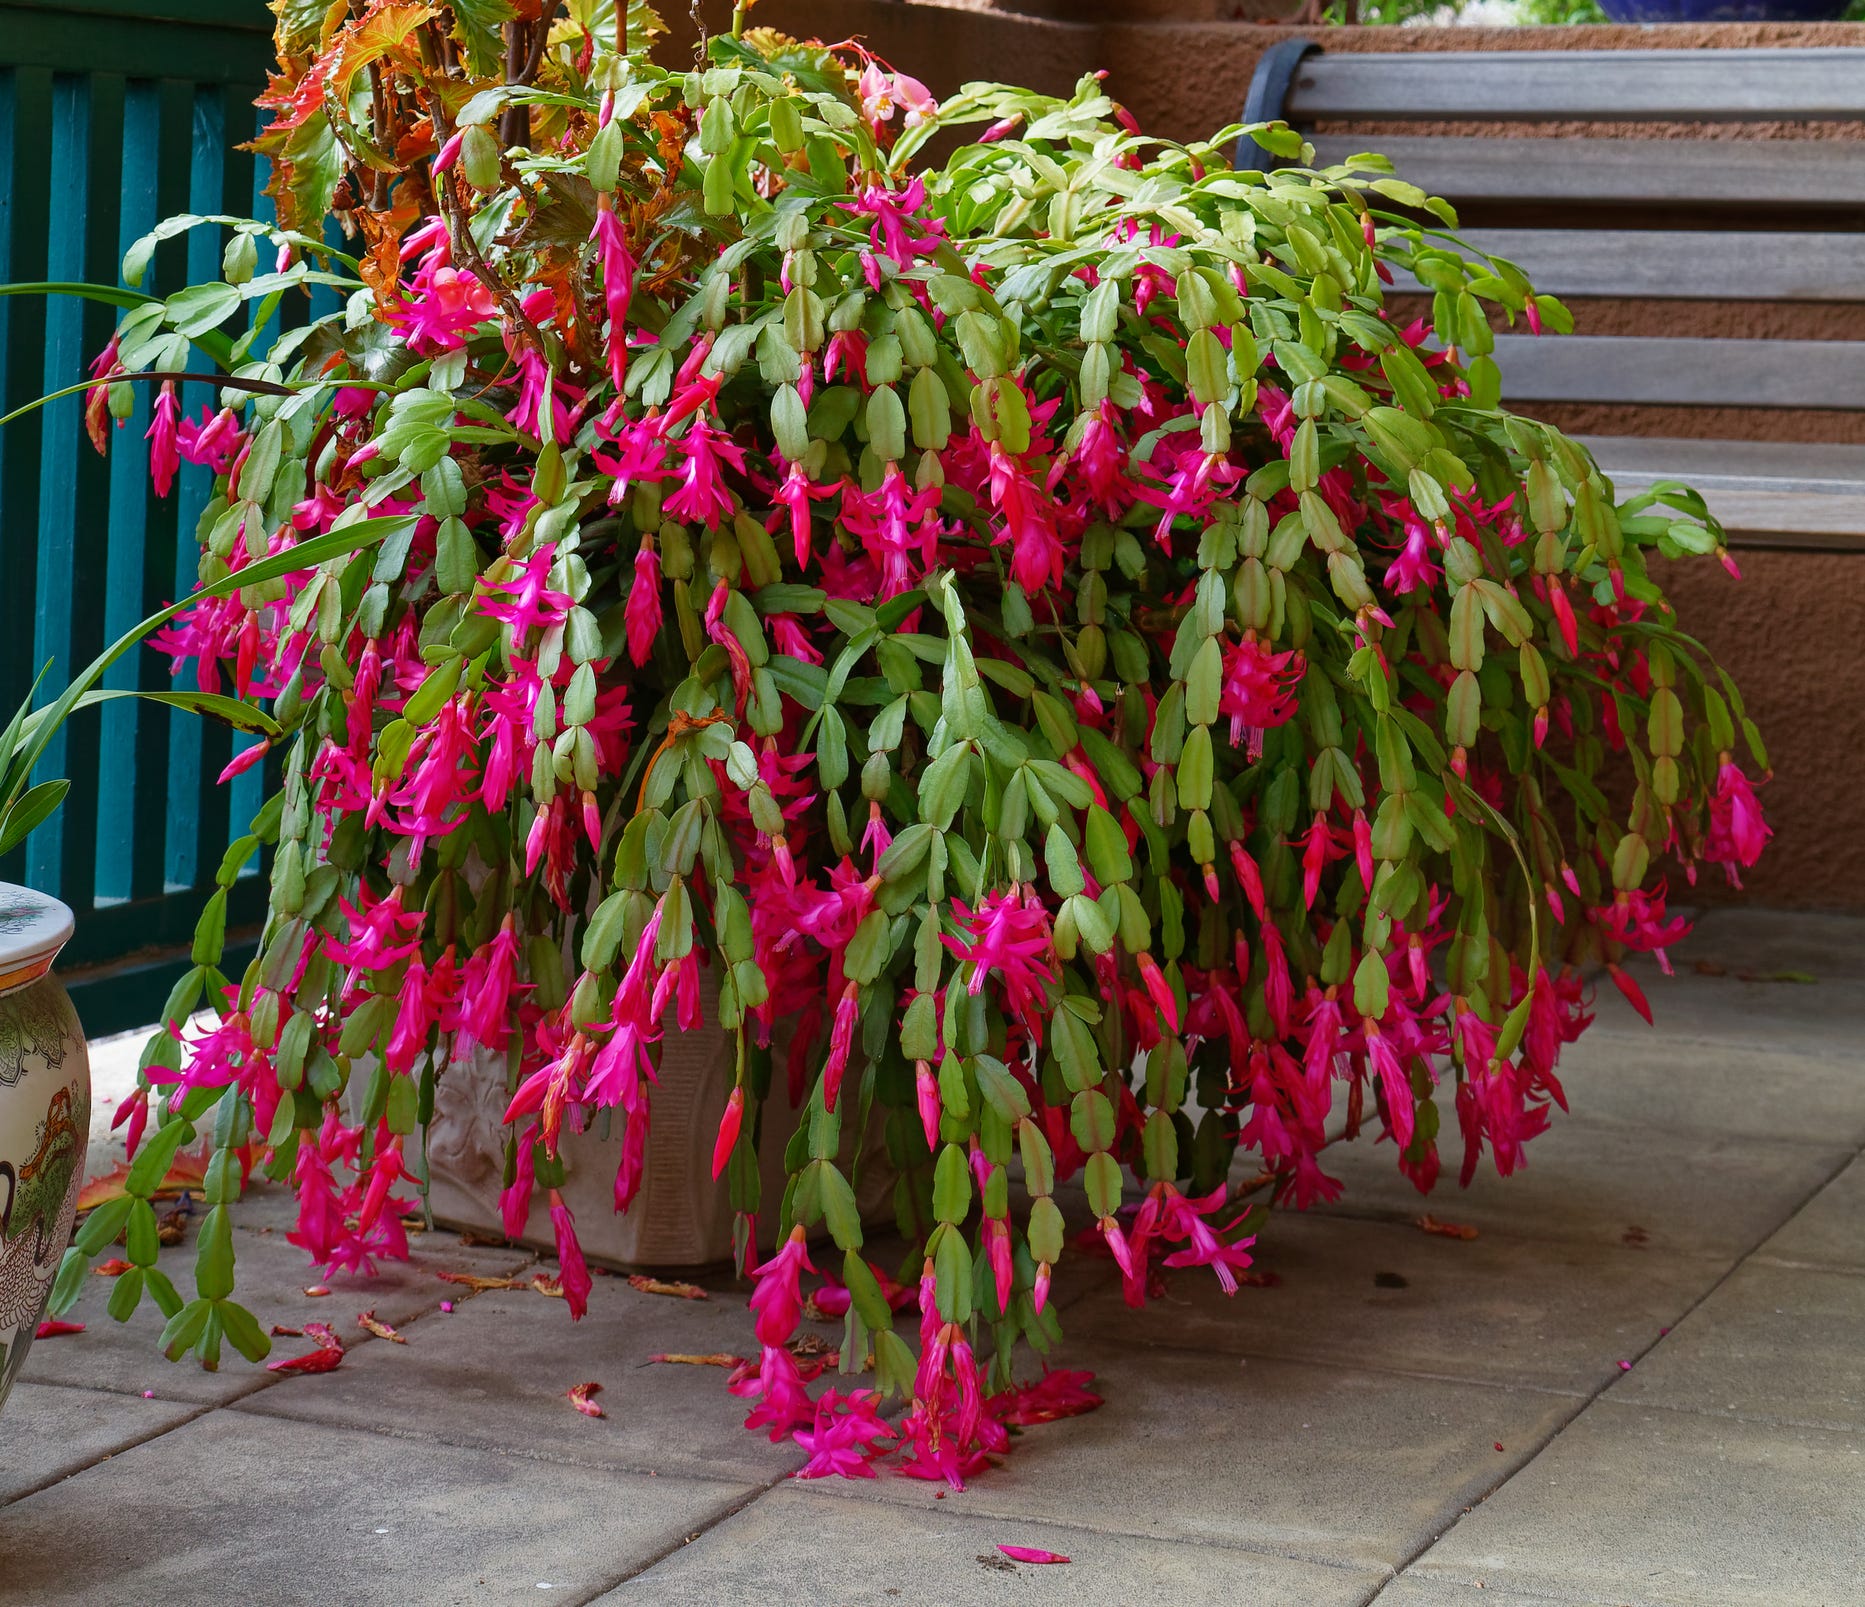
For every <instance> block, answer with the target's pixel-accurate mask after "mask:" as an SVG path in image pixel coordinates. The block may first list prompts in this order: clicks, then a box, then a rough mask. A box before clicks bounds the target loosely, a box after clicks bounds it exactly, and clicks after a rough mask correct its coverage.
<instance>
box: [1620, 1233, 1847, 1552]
mask: <svg viewBox="0 0 1865 1607" xmlns="http://www.w3.org/2000/svg"><path fill="white" fill-rule="evenodd" d="M1607 1398H1608V1399H1610V1400H1612V1401H1613V1402H1615V1403H1617V1404H1623V1405H1639V1406H1677V1407H1682V1408H1685V1409H1687V1410H1698V1409H1704V1408H1708V1409H1710V1410H1714V1411H1717V1412H1727V1413H1729V1414H1730V1415H1732V1416H1737V1417H1753V1418H1764V1419H1767V1420H1770V1421H1774V1422H1782V1423H1800V1424H1805V1425H1808V1426H1810V1427H1824V1428H1851V1429H1865V1277H1861V1276H1858V1275H1855V1274H1851V1273H1840V1272H1814V1271H1811V1270H1810V1269H1807V1268H1804V1267H1777V1266H1769V1265H1766V1264H1763V1263H1760V1262H1756V1261H1750V1262H1747V1263H1745V1264H1744V1265H1742V1266H1740V1267H1738V1268H1737V1269H1736V1270H1735V1272H1734V1273H1732V1274H1731V1275H1730V1277H1729V1280H1728V1281H1727V1282H1726V1283H1724V1284H1723V1285H1722V1286H1721V1287H1720V1288H1719V1289H1717V1290H1716V1291H1715V1293H1713V1294H1712V1295H1711V1296H1710V1297H1709V1298H1708V1299H1707V1300H1705V1301H1704V1302H1703V1304H1702V1305H1701V1306H1699V1307H1698V1308H1697V1309H1696V1310H1695V1311H1693V1312H1691V1314H1690V1315H1689V1316H1688V1317H1686V1318H1685V1319H1684V1321H1683V1322H1682V1323H1680V1324H1679V1325H1678V1326H1677V1327H1676V1328H1675V1329H1673V1330H1672V1331H1671V1333H1670V1335H1669V1336H1668V1337H1667V1338H1666V1339H1665V1341H1664V1343H1663V1344H1661V1345H1659V1346H1658V1347H1657V1349H1656V1350H1654V1351H1653V1352H1652V1353H1651V1354H1650V1355H1649V1356H1647V1357H1646V1358H1645V1359H1644V1360H1643V1361H1641V1362H1640V1363H1639V1365H1638V1366H1637V1367H1635V1368H1633V1369H1632V1371H1631V1372H1629V1373H1627V1374H1626V1375H1625V1376H1624V1377H1623V1378H1621V1379H1618V1380H1617V1381H1616V1382H1615V1383H1614V1384H1613V1387H1612V1390H1611V1393H1610V1395H1609V1396H1608V1397H1607ZM1861 1522H1862V1523H1865V1519H1862V1520H1861Z"/></svg>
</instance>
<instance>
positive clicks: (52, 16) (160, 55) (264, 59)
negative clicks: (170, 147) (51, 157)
mask: <svg viewBox="0 0 1865 1607" xmlns="http://www.w3.org/2000/svg"><path fill="white" fill-rule="evenodd" d="M0 52H3V53H4V59H5V60H7V61H9V62H11V63H12V64H14V65H15V66H19V67H47V68H51V69H54V70H64V71H87V72H100V73H123V74H125V75H126V76H127V75H130V74H135V75H137V76H140V77H145V78H181V79H186V80H187V81H188V82H190V83H195V84H260V83H263V82H264V81H265V75H266V72H267V70H268V69H270V68H271V67H273V66H275V65H276V59H275V57H274V56H273V53H272V41H271V40H270V39H269V38H268V37H267V36H266V35H265V34H262V33H245V32H234V31H232V30H222V29H208V28H201V27H195V26H191V25H188V24H185V23H176V22H159V21H149V20H146V19H143V18H140V17H125V18H122V19H120V20H119V19H113V20H111V21H108V22H106V21H103V20H102V19H98V20H96V21H90V20H83V19H79V18H74V17H71V16H61V15H59V14H58V13H57V12H51V11H36V10H32V9H30V8H24V7H20V6H16V5H0ZM249 93H250V92H249Z"/></svg>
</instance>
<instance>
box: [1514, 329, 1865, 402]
mask: <svg viewBox="0 0 1865 1607" xmlns="http://www.w3.org/2000/svg"><path fill="white" fill-rule="evenodd" d="M1496 361H1497V362H1498V363H1499V364H1500V365H1501V367H1502V394H1503V397H1504V399H1505V400H1507V401H1510V402H1520V401H1536V402H1607V401H1611V402H1642V403H1653V402H1656V403H1669V404H1680V405H1684V406H1699V407H1707V406H1729V405H1734V406H1740V407H1822V408H1844V409H1847V410H1856V409H1860V408H1865V342H1853V341H1843V340H1780V341H1775V340H1689V339H1683V338H1677V337H1671V336H1645V335H1556V336H1548V337H1546V338H1542V337H1538V336H1535V335H1498V336H1497V337H1496Z"/></svg>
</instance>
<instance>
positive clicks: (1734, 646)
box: [669, 0, 1865, 909]
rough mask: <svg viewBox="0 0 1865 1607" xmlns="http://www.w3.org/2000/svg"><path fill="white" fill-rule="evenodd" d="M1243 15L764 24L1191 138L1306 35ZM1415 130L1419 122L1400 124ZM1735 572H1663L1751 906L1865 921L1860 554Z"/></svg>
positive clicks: (983, 3)
mask: <svg viewBox="0 0 1865 1607" xmlns="http://www.w3.org/2000/svg"><path fill="white" fill-rule="evenodd" d="M1245 8H1254V9H1257V10H1258V11H1259V14H1274V13H1275V11H1276V8H1275V7H1274V6H1273V5H1272V4H1270V3H1269V0H951V3H948V4H943V5H932V4H903V3H900V0H762V3H761V4H759V5H758V7H757V10H756V11H755V13H754V14H753V20H754V21H755V22H757V23H758V24H761V25H767V26H771V27H776V28H781V29H783V30H785V31H787V32H791V33H796V34H800V35H806V36H808V35H813V36H816V37H820V38H823V39H831V40H833V39H842V38H847V37H850V36H859V37H860V38H861V40H862V42H863V43H864V44H865V45H866V46H867V47H868V48H869V49H871V50H873V51H874V52H875V53H876V54H877V55H880V56H882V57H883V58H885V59H887V60H888V61H891V62H892V63H893V64H894V65H896V66H898V67H900V68H902V69H903V70H905V71H908V72H911V73H913V74H914V75H915V76H917V77H919V78H921V79H923V80H924V81H925V82H926V83H927V84H928V85H929V86H930V87H931V88H932V89H933V90H934V91H935V92H938V93H949V92H951V91H952V90H954V89H956V88H957V87H958V86H959V85H960V84H962V83H964V82H966V81H967V80H972V79H979V78H998V79H1009V80H1016V81H1020V82H1022V83H1026V84H1028V85H1030V86H1031V87H1033V88H1038V89H1044V90H1048V91H1051V92H1053V93H1061V92H1065V91H1066V90H1068V89H1069V88H1070V86H1072V85H1073V83H1074V82H1075V80H1076V79H1077V78H1078V77H1079V76H1080V75H1081V74H1082V73H1084V72H1091V71H1094V70H1096V69H1099V68H1103V67H1105V68H1106V69H1108V75H1109V76H1108V87H1109V90H1110V91H1111V92H1112V93H1113V94H1114V96H1115V97H1116V98H1117V99H1118V100H1120V101H1121V102H1122V103H1123V104H1125V105H1126V106H1128V107H1129V108H1130V109H1131V110H1132V111H1133V112H1134V114H1135V115H1136V116H1137V117H1138V118H1139V119H1140V122H1141V123H1142V125H1143V126H1145V127H1147V128H1149V129H1152V130H1156V131H1158V132H1160V133H1163V134H1168V135H1171V136H1174V137H1178V138H1195V137H1198V136H1200V135H1203V134H1207V133H1209V132H1210V131H1211V130H1212V129H1215V128H1218V127H1221V126H1222V125H1224V124H1225V123H1227V122H1230V121H1231V120H1233V119H1234V118H1235V117H1236V116H1237V115H1238V112H1239V110H1240V108H1241V106H1242V104H1243V96H1244V92H1245V90H1246V89H1247V88H1248V85H1249V81H1250V75H1251V72H1252V71H1253V69H1254V67H1255V64H1256V60H1257V57H1258V56H1259V55H1260V54H1261V53H1262V51H1263V50H1264V49H1265V48H1267V47H1268V45H1269V44H1271V43H1273V42H1274V41H1275V40H1277V39H1280V38H1285V37H1288V36H1290V35H1291V34H1292V33H1293V32H1294V31H1295V30H1292V29H1289V28H1286V27H1282V26H1275V25H1265V24H1262V23H1257V22H1249V21H1235V20H1219V19H1222V18H1225V17H1227V16H1232V15H1235V14H1236V13H1237V12H1239V11H1240V10H1243V9H1245ZM672 10H673V8H671V7H670V8H669V11H670V12H672ZM706 11H707V14H708V15H709V16H711V15H715V14H716V15H717V16H718V17H721V18H722V17H724V16H725V15H727V14H728V13H729V6H727V5H718V6H712V5H708V6H707V8H706ZM1031 12H1041V13H1043V14H1042V15H1030V14H1027V13H1031ZM1283 14H1286V11H1285V12H1284V13H1283ZM1309 31H1310V32H1311V33H1312V32H1314V30H1309ZM1320 37H1322V38H1323V39H1324V41H1325V43H1326V45H1327V47H1328V48H1329V49H1330V50H1341V51H1368V50H1374V51H1443V50H1472V49H1486V50H1487V49H1495V50H1520V49H1552V48H1560V47H1564V46H1571V47H1579V48H1588V49H1595V50H1598V49H1634V48H1667V49H1669V48H1705V49H1731V48H1738V47H1749V48H1757V47H1778V46H1792V45H1813V44H1825V45H1832V44H1846V45H1865V25H1861V24H1845V23H1824V24H1775V25H1767V24H1726V25H1717V26H1704V27H1681V26H1680V27H1665V28H1619V27H1600V28H1535V29H1500V28H1404V29H1396V28H1337V29H1326V30H1321V31H1320ZM1420 131H1421V130H1420V129H1419V128H1418V127H1417V126H1416V125H1414V126H1413V127H1412V128H1410V129H1408V130H1407V132H1413V133H1416V132H1420ZM1440 131H1441V132H1452V131H1454V130H1452V129H1451V128H1449V127H1448V126H1447V127H1445V128H1444V129H1442V130H1440ZM1579 131H1580V130H1578V129H1575V130H1573V132H1579ZM1472 132H1474V131H1472ZM1538 132H1541V131H1538ZM1586 132H1589V133H1594V134H1613V135H1619V136H1637V137H1650V138H1665V137H1676V136H1678V135H1684V134H1688V135H1692V136H1695V137H1714V138H1769V139H1852V140H1858V139H1861V137H1865V131H1861V130H1860V129H1859V128H1857V127H1853V126H1848V125H1838V126H1834V125H1826V126H1813V127H1807V126H1799V127H1796V126H1792V125H1775V126H1768V127H1761V128H1757V127H1755V126H1753V125H1745V126H1730V125H1722V126H1716V125H1706V126H1702V127H1698V128H1679V127H1671V128H1664V127H1652V126H1649V125H1647V126H1644V127H1638V128H1633V127H1621V128H1614V127H1610V126H1601V125H1594V126H1592V127H1590V128H1588V129H1587V130H1586ZM1368 143H1369V144H1370V145H1376V143H1377V142H1376V140H1373V139H1369V141H1368ZM1861 159H1865V154H1862V157H1861ZM1576 311H1577V313H1578V323H1579V327H1580V329H1581V330H1583V331H1591V332H1596V333H1600V334H1608V333H1630V332H1634V331H1636V332H1639V333H1645V334H1667V333H1668V334H1680V335H1686V334H1687V335H1703V336H1719V335H1720V336H1750V337H1755V336H1764V335H1773V336H1780V337H1784V338H1801V339H1806V338H1814V337H1817V338H1824V339H1865V308H1857V307H1854V308H1833V307H1817V308H1815V307H1773V308H1769V307H1755V306H1748V305H1744V304H1729V303H1715V302H1662V301H1652V302H1593V303H1583V304H1580V305H1579V306H1578V307H1577V309H1576ZM1740 384H1741V376H1740V374H1739V373H1738V372H1736V371H1734V370H1733V368H1732V371H1731V374H1730V389H1731V394H1732V396H1736V397H1739V393H1740ZM1543 412H1544V413H1545V415H1546V416H1547V418H1548V419H1549V420H1550V422H1553V423H1557V424H1559V425H1561V426H1562V427H1564V428H1568V429H1572V430H1585V431H1595V432H1599V433H1608V434H1616V433H1644V434H1654V435H1685V436H1699V437H1717V438H1737V439H1748V440H1765V439H1773V440H1810V441H1811V440H1817V441H1845V442H1865V418H1861V417H1859V416H1857V415H1850V414H1840V413H1827V414H1819V413H1798V414H1796V413H1767V412H1747V411H1744V410H1743V409H1741V408H1740V407H1739V405H1732V406H1730V407H1727V408H1672V409H1663V410H1659V409H1640V408H1619V407H1606V406H1587V407H1580V406H1571V407H1554V406H1549V407H1546V408H1544V409H1543ZM1741 561H1742V567H1743V569H1744V572H1745V574H1746V577H1747V578H1746V579H1745V580H1744V581H1743V582H1742V583H1741V584H1739V585H1738V584H1736V583H1735V582H1733V581H1731V580H1729V579H1728V578H1727V577H1726V576H1725V575H1724V574H1723V572H1722V570H1721V569H1720V568H1719V567H1718V566H1717V565H1715V564H1714V563H1712V562H1709V561H1703V562H1699V563H1692V564H1685V565H1672V566H1666V567H1667V569H1668V571H1669V572H1668V573H1667V574H1666V575H1665V577H1664V579H1665V584H1666V585H1667V587H1668V588H1669V589H1670V591H1671V594H1672V596H1673V598H1674V599H1675V601H1676V604H1677V608H1678V611H1679V614H1680V615H1681V617H1682V618H1683V620H1684V621H1685V623H1686V624H1687V626H1688V627H1689V628H1690V629H1692V630H1693V631H1694V632H1695V633H1696V634H1698V635H1699V636H1700V637H1701V638H1702V639H1703V640H1704V641H1705V642H1706V643H1707V644H1708V645H1709V646H1710V648H1711V649H1712V651H1714V652H1715V653H1716V654H1717V655H1718V657H1719V658H1720V659H1721V660H1722V661H1723V663H1724V664H1726V665H1727V666H1728V667H1729V669H1730V670H1731V671H1732V672H1733V673H1734V674H1735V675H1736V676H1737V678H1738V680H1739V681H1740V682H1741V684H1742V686H1743V688H1744V689H1745V692H1746V695H1747V697H1748V699H1749V704H1750V712H1751V713H1752V714H1753V715H1754V716H1755V718H1756V720H1757V722H1758V723H1759V724H1760V726H1761V728H1762V731H1763V734H1764V736H1765V738H1766V740H1767V743H1768V746H1769V748H1770V758H1771V759H1772V761H1773V765H1774V779H1773V781H1772V782H1771V783H1769V785H1768V787H1767V790H1766V792H1765V793H1764V794H1763V797H1764V799H1765V801H1766V803H1767V806H1768V812H1769V815H1770V817H1771V819H1772V820H1773V822H1774V824H1775V826H1776V828H1777V837H1776V840H1775V842H1774V844H1773V847H1772V850H1771V852H1770V854H1769V855H1768V857H1767V859H1766V860H1764V862H1763V864H1762V866H1761V867H1759V868H1758V869H1757V870H1756V871H1755V872H1754V873H1753V874H1752V875H1751V877H1750V879H1749V883H1748V891H1747V896H1749V897H1753V898H1755V899H1758V900H1761V901H1765V902H1772V903H1781V904H1795V905H1805V906H1809V907H1828V908H1853V909H1865V652H1862V651H1860V650H1859V649H1858V648H1857V647H1856V646H1855V643H1856V641H1857V639H1858V635H1859V631H1858V624H1859V620H1860V617H1861V615H1862V614H1865V554H1861V555H1859V556H1856V557H1854V556H1849V555H1827V554H1821V555H1815V554H1798V553H1780V552H1746V553H1744V554H1742V555H1741ZM1718 882H1719V883H1720V878H1718ZM1679 894H1680V896H1682V890H1681V889H1680V890H1679ZM1694 896H1696V897H1697V898H1699V899H1701V900H1704V901H1710V900H1714V899H1718V898H1724V897H1728V896H1731V895H1730V894H1729V893H1728V892H1727V890H1725V889H1723V888H1721V887H1720V885H1717V886H1711V885H1709V884H1708V881H1707V880H1706V883H1705V885H1704V886H1703V887H1702V888H1701V889H1699V890H1698V892H1697V894H1696V895H1694ZM1734 896H1743V895H1734Z"/></svg>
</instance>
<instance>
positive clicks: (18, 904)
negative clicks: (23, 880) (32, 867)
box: [0, 882, 77, 998]
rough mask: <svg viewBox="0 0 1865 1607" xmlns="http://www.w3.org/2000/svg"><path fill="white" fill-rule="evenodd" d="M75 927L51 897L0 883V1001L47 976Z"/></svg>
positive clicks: (65, 911)
mask: <svg viewBox="0 0 1865 1607" xmlns="http://www.w3.org/2000/svg"><path fill="white" fill-rule="evenodd" d="M76 924H77V923H76V920H75V918H74V917H73V915H72V913H71V911H70V910H69V909H68V908H67V907H66V906H65V905H63V904H61V903H60V902H59V901H58V900H57V899H55V898H53V897H52V896H51V895H50V894H48V893H37V892H34V891H33V890H32V889H31V888H30V887H19V886H16V885H15V884H13V883H12V882H0V998H4V997H5V996H6V995H7V994H9V993H17V992H19V990H20V989H21V988H29V987H31V986H32V985H33V983H35V982H37V981H38V980H39V979H40V978H41V977H43V976H46V975H48V974H49V973H50V972H51V969H52V962H53V961H54V960H56V959H57V958H58V951H59V950H60V949H62V948H63V947H64V946H65V945H66V944H67V943H68V942H70V941H71V933H72V929H73V928H74V927H75V925H76Z"/></svg>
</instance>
